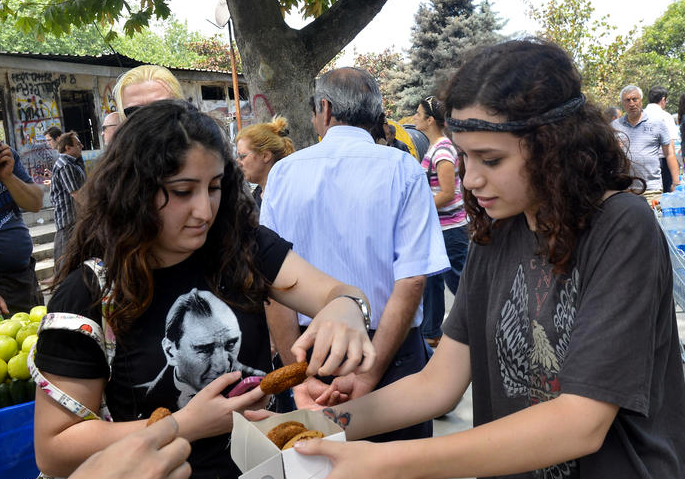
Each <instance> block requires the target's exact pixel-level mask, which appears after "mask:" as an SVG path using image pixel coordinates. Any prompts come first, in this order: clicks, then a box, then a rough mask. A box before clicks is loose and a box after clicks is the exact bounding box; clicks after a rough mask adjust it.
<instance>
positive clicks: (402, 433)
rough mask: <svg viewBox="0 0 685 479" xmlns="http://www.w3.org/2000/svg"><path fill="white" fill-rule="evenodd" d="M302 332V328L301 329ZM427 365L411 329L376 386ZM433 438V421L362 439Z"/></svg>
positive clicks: (422, 345) (416, 330) (415, 331)
mask: <svg viewBox="0 0 685 479" xmlns="http://www.w3.org/2000/svg"><path fill="white" fill-rule="evenodd" d="M301 329H302V330H303V331H304V329H306V328H304V327H302V328H301ZM375 332H376V331H374V330H371V331H369V336H370V337H371V338H373V335H374V334H375ZM426 363H428V351H427V349H426V346H425V343H424V341H423V336H422V335H421V331H420V330H419V328H411V329H410V330H409V333H407V338H406V339H405V340H404V342H403V343H402V344H401V345H400V347H399V349H398V350H397V354H395V357H394V358H393V359H392V361H391V362H390V365H389V366H388V369H387V370H386V371H385V374H384V375H383V377H382V378H381V380H380V382H379V383H378V384H377V385H376V389H380V388H382V387H384V386H387V385H388V384H392V383H394V382H395V381H397V380H398V379H402V378H403V377H405V376H409V375H410V374H414V373H418V372H419V371H421V370H422V369H423V368H424V366H425V365H426ZM319 379H321V380H322V381H323V382H325V383H328V384H330V383H331V382H332V381H333V379H335V378H334V377H333V376H327V377H325V378H319ZM432 436H433V421H426V422H422V423H419V424H415V425H413V426H409V427H406V428H404V429H398V430H397V431H391V432H386V433H384V434H378V435H376V436H371V437H366V438H364V439H365V440H367V441H373V442H389V441H403V440H408V439H424V438H427V437H432Z"/></svg>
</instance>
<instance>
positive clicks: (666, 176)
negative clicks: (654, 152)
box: [659, 158, 673, 193]
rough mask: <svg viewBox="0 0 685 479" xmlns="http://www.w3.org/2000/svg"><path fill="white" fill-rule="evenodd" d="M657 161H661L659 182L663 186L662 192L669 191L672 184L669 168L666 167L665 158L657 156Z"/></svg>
mask: <svg viewBox="0 0 685 479" xmlns="http://www.w3.org/2000/svg"><path fill="white" fill-rule="evenodd" d="M659 162H660V163H661V184H662V185H663V187H664V193H668V192H670V191H671V186H673V177H672V176H671V170H670V169H669V168H668V164H667V163H666V158H659Z"/></svg>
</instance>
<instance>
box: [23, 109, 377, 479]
mask: <svg viewBox="0 0 685 479" xmlns="http://www.w3.org/2000/svg"><path fill="white" fill-rule="evenodd" d="M119 128H120V130H119V131H118V132H117V134H116V135H115V136H114V139H113V141H112V143H111V144H110V145H109V146H108V147H107V149H106V150H105V152H104V157H103V158H102V159H101V160H100V165H99V166H98V168H96V169H95V171H94V172H93V176H92V177H91V178H90V179H89V181H88V182H87V183H86V187H85V189H84V191H83V202H82V203H81V210H80V211H79V217H78V219H77V222H76V226H75V230H74V238H73V241H72V242H71V243H70V245H71V246H72V247H71V248H69V250H68V251H67V253H66V257H65V258H64V260H63V262H62V263H61V266H60V268H59V269H58V271H57V277H56V280H55V282H56V284H57V288H56V290H55V292H54V294H53V296H52V298H51V300H50V302H49V303H48V314H47V315H46V316H45V318H44V319H43V325H42V329H41V334H40V336H39V339H38V342H37V343H36V353H35V363H34V364H33V366H31V364H30V367H31V368H32V369H33V371H34V373H35V374H37V373H39V372H40V373H41V374H42V377H40V376H36V377H37V378H38V380H37V381H36V383H37V384H38V385H39V389H38V390H37V391H36V406H35V421H34V428H35V438H36V440H35V450H36V461H37V464H38V466H39V468H40V470H41V471H42V472H43V473H45V474H48V475H52V476H58V477H65V476H67V475H68V474H71V473H72V472H73V471H74V470H75V469H76V468H77V467H78V466H79V465H80V464H81V463H82V462H83V461H85V460H86V459H87V458H88V457H90V456H91V455H92V454H93V453H95V452H97V451H100V450H102V449H104V448H106V447H107V446H109V445H111V444H112V443H114V442H116V441H118V440H119V439H121V438H123V437H124V436H126V435H127V434H129V433H131V432H134V431H137V430H140V429H143V428H144V427H145V424H146V420H147V418H148V417H149V416H150V415H151V413H152V412H153V411H154V410H155V409H156V408H158V407H166V408H168V409H169V410H171V411H172V413H173V416H174V419H175V420H176V421H177V422H178V425H179V435H180V436H181V437H183V438H185V439H186V440H188V441H190V442H192V443H193V452H192V453H191V456H190V458H189V463H190V465H191V466H192V469H193V476H194V477H196V478H201V479H206V478H208V479H216V478H217V477H218V478H221V479H227V478H230V479H236V478H237V477H238V476H239V475H240V472H239V471H238V469H237V466H236V465H235V464H234V463H233V461H232V460H231V457H230V454H228V451H227V448H228V445H229V441H230V432H231V430H232V412H233V411H243V410H244V409H246V408H255V407H265V406H266V404H267V402H268V399H269V398H267V397H265V396H264V393H263V392H261V390H260V388H256V389H254V390H252V391H250V392H248V393H245V394H243V395H240V396H237V397H234V398H227V397H226V396H225V394H226V393H227V392H228V389H231V388H232V384H233V383H235V382H237V381H239V380H240V378H241V371H244V370H246V368H245V367H241V366H240V365H244V366H249V367H250V368H252V369H253V370H260V371H269V370H270V369H271V350H270V344H269V333H268V329H267V324H266V319H265V317H264V302H265V301H268V299H269V297H273V298H275V299H276V300H278V301H280V302H282V303H284V304H286V305H288V306H290V307H295V308H298V309H299V310H301V311H303V312H304V313H305V314H307V315H310V316H313V317H314V319H313V321H312V325H311V327H310V328H309V329H308V330H307V331H306V332H305V333H304V334H303V335H302V337H301V338H300V339H298V341H297V343H296V344H295V345H294V346H293V348H294V349H293V354H294V355H295V356H296V357H297V358H298V360H300V361H302V360H304V359H305V357H306V351H307V350H308V349H309V348H311V347H313V348H314V353H313V354H312V356H311V358H310V361H309V370H308V374H310V375H313V374H315V373H319V374H332V373H333V372H336V373H339V374H348V373H352V372H353V371H356V372H358V373H361V372H364V371H366V370H368V368H369V367H371V366H372V364H373V362H374V357H375V353H374V350H373V346H372V345H371V342H370V340H369V337H368V335H367V333H366V328H365V326H364V320H363V316H362V313H361V312H360V310H359V308H358V307H357V304H356V303H355V302H354V301H352V300H350V299H349V296H353V297H358V298H364V294H363V293H362V292H361V290H360V289H359V288H355V287H352V286H349V285H346V284H343V283H341V282H340V281H337V280H335V279H333V278H331V277H330V276H327V275H326V274H324V273H322V272H321V271H319V270H317V269H316V268H314V267H313V266H311V265H310V264H308V263H307V262H305V261H304V260H303V259H302V258H301V257H299V256H297V255H296V254H295V253H293V252H292V251H291V244H290V243H288V242H287V241H285V240H283V239H282V238H280V237H279V236H278V235H276V234H275V233H274V232H272V231H269V230H268V229H267V228H263V227H260V226H259V224H258V221H257V213H256V206H255V204H254V201H252V198H250V197H249V195H248V194H247V193H246V192H245V190H244V188H243V186H244V179H243V175H242V173H241V172H240V170H239V169H238V166H237V164H236V162H235V161H233V159H232V158H231V157H230V153H229V148H228V145H227V143H226V135H225V132H224V131H223V129H222V128H221V127H220V125H219V124H218V123H217V122H216V121H215V120H214V119H212V118H211V117H209V116H208V115H206V114H204V113H202V112H200V111H199V110H198V109H197V108H196V107H194V106H193V105H191V104H190V103H188V102H186V101H179V100H162V101H158V102H154V103H153V104H150V105H148V106H145V107H142V108H140V109H139V110H138V111H136V112H135V114H132V115H131V116H130V117H129V118H128V119H127V120H126V121H124V122H123V123H122V124H121V126H120V127H119ZM331 248H332V249H334V248H333V247H331ZM93 258H99V260H97V261H94V260H93ZM93 262H95V263H96V264H98V265H100V266H95V265H94V264H93ZM96 270H97V272H96ZM100 279H101V280H102V283H100V281H99V280H100ZM194 290H197V291H201V292H202V297H203V298H204V300H203V301H200V302H199V303H200V304H199V305H198V306H199V310H200V313H201V314H199V315H198V316H200V317H202V318H203V319H202V320H200V319H199V317H197V316H196V317H194V318H193V319H191V320H189V321H184V322H183V325H182V328H183V331H182V334H181V331H180V329H179V328H178V327H177V326H180V324H179V323H178V322H174V323H175V326H172V325H171V324H170V329H174V330H175V333H174V332H172V331H169V334H170V336H169V337H167V336H166V333H167V331H166V327H167V324H168V323H167V318H168V317H170V316H171V318H170V319H173V316H174V315H175V313H176V312H181V311H182V310H183V309H184V308H173V306H174V304H175V303H176V302H177V300H179V298H182V299H181V301H183V298H185V296H184V295H187V294H188V293H192V292H193V291H194ZM207 298H211V304H209V303H210V301H206V299H207ZM103 301H104V304H103ZM217 303H221V304H222V306H221V307H220V308H219V307H217ZM103 306H104V307H103ZM227 309H230V310H232V312H233V314H234V315H235V316H236V318H237V324H236V322H233V321H230V324H231V326H230V327H228V328H227V327H226V323H227V321H228V318H226V317H225V313H226V310H227ZM215 316H219V317H220V318H217V317H215ZM172 322H173V321H172ZM208 326H211V330H208ZM103 327H105V329H106V331H108V332H109V335H108V333H107V332H105V341H103V342H105V343H106V342H109V343H110V344H111V342H112V341H113V340H114V341H115V343H116V344H115V345H114V347H113V348H110V349H109V352H110V354H113V355H110V356H109V359H108V356H107V354H106V353H105V352H104V351H103V349H101V348H100V347H99V346H98V343H96V342H95V341H94V340H93V337H92V336H90V334H92V333H93V332H95V331H97V330H98V329H100V328H103ZM176 333H178V334H180V337H177V334H176ZM105 350H106V349H105ZM329 353H330V354H329ZM199 356H202V357H204V358H206V361H204V362H199V361H198V357H199ZM181 363H183V365H182V367H181V368H176V367H175V365H180V364H181ZM217 364H222V365H224V367H225V369H224V371H223V373H224V374H221V375H219V376H218V377H216V375H217V374H218V372H217V371H216V370H215V368H216V365H217ZM189 368H192V369H194V372H195V377H194V378H193V381H198V382H199V383H202V384H201V385H197V384H195V383H193V385H192V386H191V387H188V386H190V385H189V384H188V381H189V380H188V378H187V377H186V376H183V377H179V376H178V375H175V374H169V375H164V374H161V373H163V372H164V371H165V370H170V369H171V370H173V369H183V370H184V371H183V372H184V373H185V374H187V373H188V369H189ZM178 372H179V373H181V371H178ZM215 377H216V379H214V380H213V381H211V382H209V384H207V381H210V380H211V379H212V378H215ZM157 378H158V379H159V381H156V382H155V384H154V385H155V388H154V389H155V390H154V391H151V390H150V388H149V387H143V386H149V385H150V382H151V381H153V380H155V379H157ZM195 386H198V387H197V388H196V387H195ZM200 388H201V389H200ZM197 389H200V390H199V392H198V391H197ZM60 391H64V392H65V393H66V394H68V395H69V396H71V397H72V399H73V401H77V403H74V402H70V401H68V400H65V399H66V398H65V397H64V396H63V395H61V394H60ZM105 392H106V405H107V408H108V410H109V412H110V413H111V417H109V416H108V415H107V414H106V411H105V410H104V409H103V410H101V407H100V406H101V404H102V399H103V393H105ZM75 404H78V405H79V406H76V405H75ZM69 406H72V407H69ZM77 413H80V414H81V416H79V415H77ZM101 417H102V418H104V419H107V418H110V419H114V422H110V421H107V420H98V419H100V418H101ZM90 419H92V420H90Z"/></svg>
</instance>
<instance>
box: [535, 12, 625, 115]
mask: <svg viewBox="0 0 685 479" xmlns="http://www.w3.org/2000/svg"><path fill="white" fill-rule="evenodd" d="M528 5H529V7H530V13H531V16H532V17H533V18H534V19H535V20H537V21H538V23H539V24H540V26H541V27H540V30H539V31H538V32H537V33H538V35H540V36H542V37H544V38H547V39H548V40H551V41H552V42H554V43H556V44H557V45H559V46H560V47H562V48H563V49H564V50H566V52H568V54H569V55H570V56H571V58H573V60H574V62H575V63H576V65H577V66H578V68H579V69H580V71H581V73H582V75H583V83H584V88H585V94H586V95H588V96H589V97H590V98H593V99H594V100H596V101H598V102H600V103H605V104H613V103H615V101H614V102H612V101H608V98H609V97H611V95H612V94H613V92H614V90H615V80H616V74H617V72H618V71H619V70H620V69H621V68H622V67H623V65H622V55H623V54H624V53H625V52H626V50H627V49H628V48H629V46H630V41H629V39H630V38H633V37H634V35H635V32H636V30H637V28H636V27H633V28H632V29H631V30H630V31H629V32H628V33H627V34H626V35H616V31H617V29H618V27H617V26H616V25H613V24H612V23H611V22H610V18H609V16H608V15H605V16H603V17H601V18H599V19H596V18H594V17H593V15H594V12H595V8H594V7H593V6H592V2H591V0H549V1H548V2H547V3H546V4H544V5H543V6H541V7H535V6H533V4H532V2H530V0H529V1H528Z"/></svg>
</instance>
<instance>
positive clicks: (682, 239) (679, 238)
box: [672, 230, 685, 253]
mask: <svg viewBox="0 0 685 479" xmlns="http://www.w3.org/2000/svg"><path fill="white" fill-rule="evenodd" d="M674 233H675V234H674V235H673V237H672V238H673V243H675V245H676V246H677V247H678V249H679V250H680V251H682V252H683V253H685V230H676V231H674Z"/></svg>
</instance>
